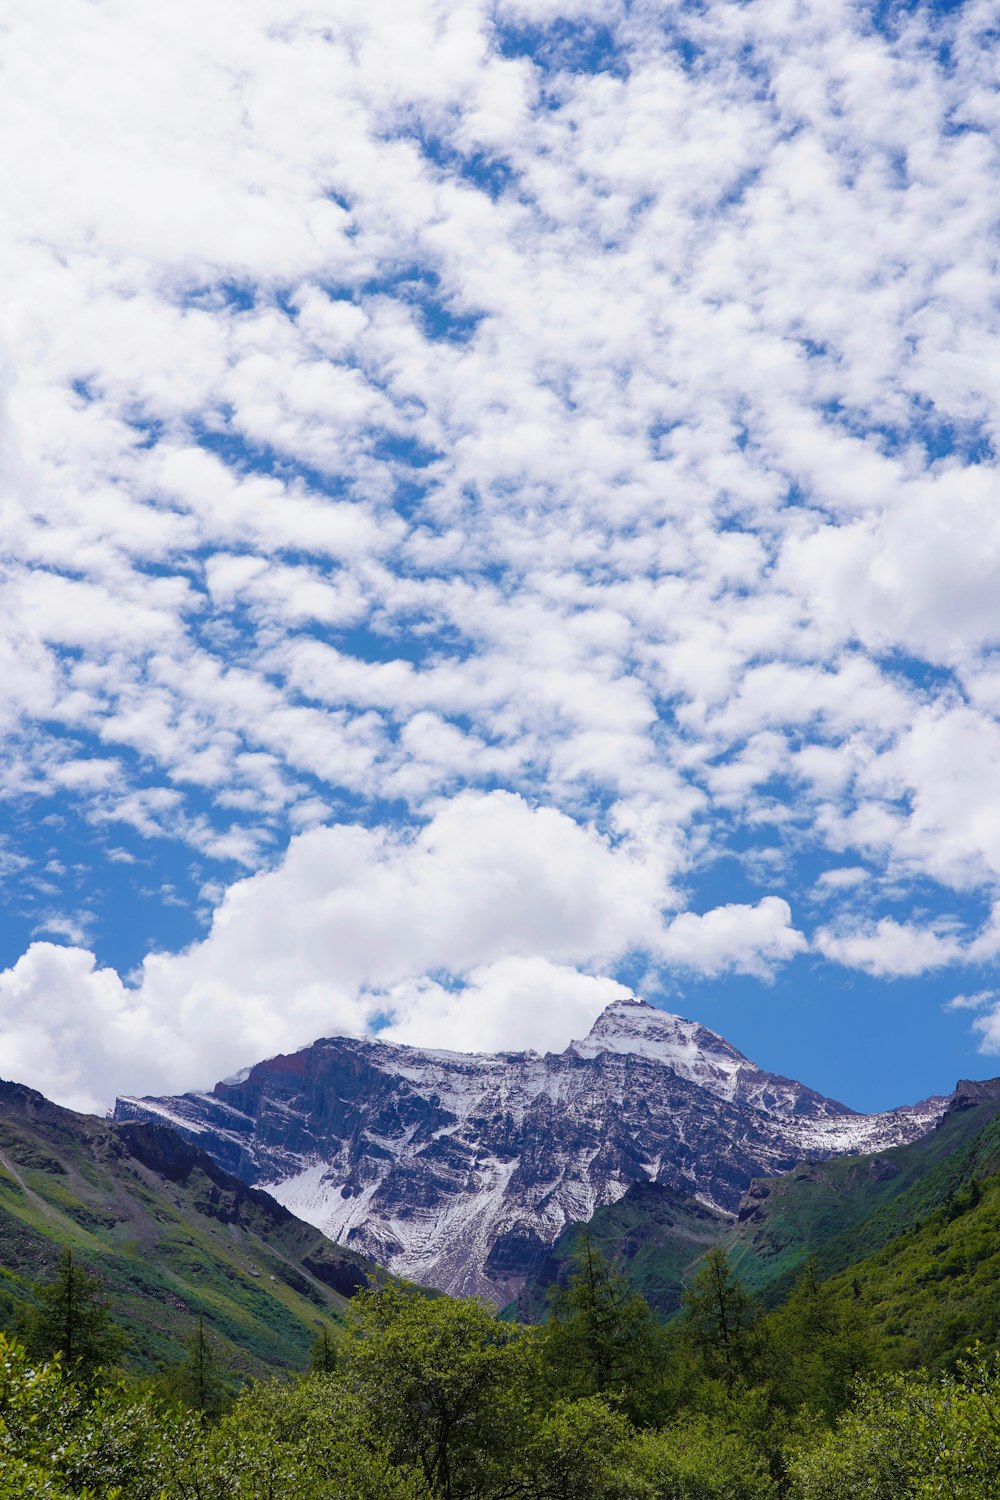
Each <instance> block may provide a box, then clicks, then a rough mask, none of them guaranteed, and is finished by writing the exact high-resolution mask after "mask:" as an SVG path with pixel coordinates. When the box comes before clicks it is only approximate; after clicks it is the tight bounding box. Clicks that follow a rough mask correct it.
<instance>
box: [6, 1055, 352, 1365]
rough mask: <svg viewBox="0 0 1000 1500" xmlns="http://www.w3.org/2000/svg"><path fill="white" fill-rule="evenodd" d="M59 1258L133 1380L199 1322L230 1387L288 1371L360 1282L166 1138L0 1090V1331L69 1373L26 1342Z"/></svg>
mask: <svg viewBox="0 0 1000 1500" xmlns="http://www.w3.org/2000/svg"><path fill="white" fill-rule="evenodd" d="M67 1254H68V1255H69V1256H70V1257H71V1263H72V1267H73V1275H74V1276H76V1277H78V1278H79V1285H80V1286H81V1287H82V1286H84V1285H85V1284H86V1282H87V1280H88V1278H96V1279H97V1280H98V1281H99V1282H100V1284H101V1288H102V1294H103V1296H104V1297H105V1298H106V1301H107V1304H108V1311H109V1312H110V1313H111V1314H112V1315H113V1318H114V1321H115V1324H116V1325H117V1327H118V1328H119V1329H120V1330H121V1338H122V1345H121V1349H120V1351H118V1353H119V1354H120V1358H121V1362H122V1364H123V1366H124V1367H125V1368H127V1369H129V1370H131V1371H135V1372H138V1373H145V1374H147V1375H154V1374H156V1372H157V1371H158V1370H160V1369H162V1368H164V1367H167V1366H174V1365H176V1364H178V1363H179V1362H180V1361H181V1360H182V1359H183V1358H184V1357H185V1355H186V1353H187V1347H186V1344H187V1341H188V1340H189V1338H190V1336H191V1330H192V1328H193V1327H195V1326H196V1325H197V1321H198V1319H199V1318H202V1319H203V1320H204V1324H205V1327H206V1328H208V1329H209V1330H210V1331H211V1334H212V1337H213V1339H214V1341H215V1343H216V1345H217V1347H218V1352H219V1357H220V1359H221V1361H222V1362H223V1363H224V1364H225V1365H226V1366H227V1367H228V1368H230V1369H231V1370H232V1371H233V1372H234V1374H235V1375H236V1376H237V1377H241V1378H243V1379H245V1378H246V1377H248V1376H251V1375H257V1376H260V1375H265V1374H268V1373H270V1372H273V1371H276V1370H283V1369H289V1370H300V1369H302V1368H303V1366H304V1365H305V1364H306V1362H307V1359H308V1357H309V1350H310V1348H311V1347H312V1345H313V1343H314V1341H315V1339H316V1337H317V1333H318V1332H319V1331H320V1330H321V1328H322V1327H325V1326H329V1325H330V1324H331V1323H333V1324H337V1323H339V1322H340V1320H341V1319H342V1318H343V1312H344V1308H345V1307H346V1305H347V1302H348V1299H349V1296H350V1295H351V1293H352V1292H353V1291H354V1290H356V1288H357V1287H358V1286H365V1285H367V1284H368V1273H369V1272H370V1271H371V1270H372V1267H371V1265H370V1263H368V1262H367V1261H365V1260H364V1259H363V1258H362V1257H361V1256H358V1255H354V1254H353V1253H352V1252H351V1251H349V1250H346V1249H344V1248H343V1247H341V1246H337V1245H333V1244H331V1243H330V1241H328V1240H326V1239H324V1237H323V1236H322V1235H321V1234H319V1233H318V1231H317V1230H315V1229H313V1228H311V1227H310V1226H309V1225H307V1224H303V1223H302V1222H301V1221H300V1220H298V1219H296V1218H294V1217H293V1216H292V1215H291V1214H289V1213H288V1212H287V1211H286V1210H285V1209H283V1208H281V1207H280V1205H279V1204H277V1203H275V1202H274V1200H273V1199H271V1198H269V1197H268V1196H267V1194H265V1193H260V1192H257V1191H255V1190H254V1189H252V1188H248V1187H246V1186H245V1184H243V1183H241V1182H239V1181H238V1180H237V1179H236V1178H233V1177H230V1176H229V1175H228V1174H226V1173H225V1172H223V1171H221V1169H219V1168H218V1167H217V1166H216V1165H215V1163H214V1162H213V1161H212V1160H211V1159H210V1158H209V1157H208V1156H206V1155H205V1154H204V1153H203V1152H200V1151H198V1150H197V1148H196V1147H194V1146H191V1145H190V1144H189V1143H187V1142H185V1141H183V1140H182V1139H181V1138H180V1136H178V1135H177V1134H176V1133H175V1132H173V1131H172V1130H170V1129H168V1128H166V1127H164V1126H162V1125H150V1126H147V1125H141V1124H126V1125H112V1124H110V1123H107V1122H105V1121H103V1120H97V1119H94V1118H92V1117H91V1116H87V1115H77V1114H74V1113H73V1112H71V1111H69V1110H64V1109H60V1108H59V1107H58V1106H56V1105H54V1104H51V1103H49V1101H48V1100H45V1099H43V1098H42V1096H41V1095H40V1094H36V1093H34V1092H33V1091H32V1090H31V1089H26V1088H22V1087H20V1086H19V1085H14V1084H3V1083H0V1268H2V1269H0V1327H7V1328H8V1329H15V1330H20V1333H21V1335H22V1336H23V1337H24V1338H25V1339H27V1341H28V1343H29V1344H30V1346H31V1348H32V1350H33V1351H34V1352H35V1353H36V1354H38V1355H39V1356H45V1355H49V1354H52V1353H54V1352H55V1350H56V1349H57V1348H62V1349H63V1353H64V1357H65V1360H66V1361H67V1362H70V1363H71V1362H72V1361H73V1360H75V1358H76V1357H77V1353H78V1352H79V1351H73V1352H72V1353H69V1354H67V1352H66V1349H65V1339H63V1340H62V1341H60V1339H58V1338H55V1339H54V1341H53V1339H48V1335H47V1334H46V1335H45V1336H44V1337H42V1336H41V1334H40V1332H39V1330H40V1327H41V1324H42V1323H43V1322H44V1320H45V1318H47V1317H49V1318H51V1316H52V1315H53V1309H52V1308H50V1307H49V1308H47V1305H46V1299H47V1298H49V1297H50V1296H53V1295H55V1294H54V1293H47V1292H43V1291H41V1290H40V1286H41V1283H42V1282H48V1281H51V1280H52V1279H53V1277H54V1276H55V1273H56V1270H57V1268H58V1267H59V1266H60V1265H64V1264H65V1257H66V1256H67ZM39 1339H41V1342H40V1341H39ZM46 1339H48V1344H49V1347H43V1345H44V1344H45V1342H46ZM110 1357H111V1351H109V1350H102V1351H99V1352H98V1354H94V1355H88V1356H87V1358H88V1360H89V1362H90V1363H91V1364H93V1363H94V1362H96V1361H97V1360H98V1359H100V1360H103V1361H104V1362H107V1360H108V1359H109V1358H110Z"/></svg>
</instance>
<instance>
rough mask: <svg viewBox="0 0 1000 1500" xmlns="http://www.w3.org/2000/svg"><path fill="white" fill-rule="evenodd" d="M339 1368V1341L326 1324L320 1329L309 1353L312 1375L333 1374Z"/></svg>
mask: <svg viewBox="0 0 1000 1500" xmlns="http://www.w3.org/2000/svg"><path fill="white" fill-rule="evenodd" d="M336 1368H337V1341H336V1339H335V1338H334V1337H333V1334H332V1333H331V1332H330V1330H329V1328H328V1327H327V1326H326V1324H325V1323H324V1324H323V1327H322V1328H321V1329H320V1331H319V1333H318V1334H317V1335H316V1338H315V1340H314V1342H313V1346H312V1350H311V1352H310V1355H309V1373H310V1374H311V1375H332V1374H333V1373H334V1371H335V1370H336Z"/></svg>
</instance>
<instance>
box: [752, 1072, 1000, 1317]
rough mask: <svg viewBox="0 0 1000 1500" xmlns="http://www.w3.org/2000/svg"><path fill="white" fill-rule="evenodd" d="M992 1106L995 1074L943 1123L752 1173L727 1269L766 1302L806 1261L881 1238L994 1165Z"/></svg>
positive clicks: (826, 1263)
mask: <svg viewBox="0 0 1000 1500" xmlns="http://www.w3.org/2000/svg"><path fill="white" fill-rule="evenodd" d="M998 1111H1000V1080H992V1081H990V1082H988V1083H974V1084H969V1083H961V1084H959V1086H958V1088H957V1089H956V1092H955V1095H954V1097H953V1100H952V1103H951V1104H950V1106H949V1109H948V1112H947V1113H946V1114H945V1116H944V1118H943V1119H942V1121H941V1123H940V1124H939V1125H938V1126H937V1128H936V1129H934V1130H932V1131H931V1132H930V1133H929V1134H928V1135H926V1136H924V1137H922V1138H921V1139H920V1140H917V1141H913V1142H911V1143H910V1144H909V1145H907V1146H897V1147H896V1148H895V1149H893V1150H889V1151H882V1152H877V1153H873V1154H868V1155H864V1156H843V1157H834V1158H831V1159H830V1160H828V1161H823V1162H807V1163H803V1164H802V1165H801V1166H799V1167H797V1168H796V1169H795V1170H794V1171H793V1172H791V1173H789V1174H788V1176H786V1177H774V1178H767V1179H761V1180H758V1181H757V1182H755V1183H754V1184H753V1185H752V1187H751V1190H750V1192H749V1193H748V1195H747V1199H746V1201H745V1203H744V1207H743V1209H742V1210H741V1213H740V1220H739V1223H738V1224H737V1225H736V1226H735V1227H734V1228H733V1230H732V1231H731V1232H730V1234H729V1235H728V1236H727V1239H726V1248H727V1250H728V1252H729V1256H730V1262H731V1264H732V1266H733V1269H734V1271H735V1272H736V1274H737V1275H738V1276H739V1277H740V1279H741V1280H742V1282H743V1283H744V1285H745V1286H747V1287H748V1288H749V1289H750V1290H752V1291H753V1292H755V1293H756V1294H757V1295H758V1296H760V1297H761V1298H762V1299H763V1300H764V1301H765V1303H771V1302H774V1301H776V1300H779V1299H780V1297H781V1296H782V1295H783V1294H784V1292H786V1291H787V1290H788V1287H789V1286H790V1285H791V1282H792V1280H793V1279H794V1276H795V1273H796V1271H797V1270H798V1269H799V1268H800V1267H801V1265H802V1264H803V1263H804V1261H805V1260H806V1259H807V1258H809V1257H812V1258H813V1259H814V1260H815V1262H816V1265H817V1269H818V1270H819V1272H820V1274H822V1275H830V1274H832V1273H833V1272H836V1271H839V1270H842V1269H843V1268H844V1267H846V1266H849V1265H852V1264H853V1263H854V1262H856V1261H859V1260H861V1259H863V1258H864V1257H865V1256H867V1255H870V1254H872V1253H873V1252H874V1251H876V1250H878V1249H880V1248H881V1247H882V1246H883V1245H887V1244H888V1243H889V1242H890V1241H891V1240H893V1239H895V1238H896V1236H897V1235H899V1234H901V1233H903V1232H904V1231H905V1230H907V1229H908V1228H910V1227H911V1226H912V1225H913V1224H915V1223H918V1222H919V1221H920V1220H921V1219H923V1218H924V1217H925V1216H926V1215H927V1214H928V1213H932V1212H933V1211H934V1210H935V1209H937V1208H938V1207H940V1205H941V1204H943V1203H944V1202H945V1201H946V1200H947V1199H948V1197H949V1195H950V1194H952V1193H955V1192H958V1191H960V1190H961V1189H962V1188H963V1187H964V1186H965V1185H966V1184H967V1183H969V1182H970V1181H971V1180H972V1179H973V1178H976V1177H986V1176H989V1175H990V1174H991V1173H992V1172H995V1171H996V1170H997V1169H998V1167H1000V1123H997V1124H993V1123H991V1122H994V1120H995V1117H996V1115H997V1113H998Z"/></svg>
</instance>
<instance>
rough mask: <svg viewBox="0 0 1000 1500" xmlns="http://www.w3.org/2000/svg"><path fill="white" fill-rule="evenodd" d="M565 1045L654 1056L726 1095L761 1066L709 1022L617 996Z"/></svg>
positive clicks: (589, 1053) (592, 1052)
mask: <svg viewBox="0 0 1000 1500" xmlns="http://www.w3.org/2000/svg"><path fill="white" fill-rule="evenodd" d="M566 1050H567V1052H571V1053H575V1054H576V1056H577V1057H587V1058H591V1057H596V1056H597V1055H598V1053H600V1052H622V1053H629V1054H631V1055H633V1056H636V1057H645V1058H649V1059H650V1061H652V1062H656V1063H660V1064H661V1065H662V1066H664V1067H668V1068H670V1069H671V1070H672V1071H673V1072H674V1073H676V1074H677V1076H678V1077H679V1078H686V1079H688V1080H689V1081H690V1082H691V1083H697V1084H700V1086H701V1087H702V1088H705V1089H708V1090H709V1092H710V1093H712V1094H715V1095H716V1096H717V1097H718V1098H721V1099H732V1098H733V1095H734V1093H735V1092H736V1086H737V1082H738V1077H739V1074H740V1072H741V1070H742V1071H743V1072H745V1073H757V1072H758V1071H759V1069H758V1068H757V1066H756V1064H755V1063H752V1062H750V1060H749V1059H748V1058H746V1057H744V1056H743V1053H742V1052H737V1050H736V1048H735V1047H732V1046H730V1044H729V1043H728V1042H727V1041H726V1040H725V1038H724V1037H721V1036H719V1035H718V1034H717V1033H716V1032H714V1031H710V1030H709V1029H708V1027H707V1026H702V1025H701V1024H700V1022H698V1021H688V1020H685V1018H684V1017H683V1016H675V1015H673V1014H672V1013H671V1012H670V1011H668V1010H660V1009H659V1007H658V1006H655V1005H650V1003H649V1001H648V1000H640V999H628V1000H614V1001H612V1003H611V1004H610V1005H609V1006H607V1007H606V1008H605V1009H604V1010H603V1011H602V1012H601V1014H600V1015H599V1016H598V1018H597V1020H596V1021H595V1022H594V1024H593V1026H592V1027H591V1028H590V1030H589V1031H588V1033H587V1035H586V1036H585V1037H584V1038H583V1039H582V1040H581V1041H573V1042H570V1044H569V1046H568V1047H567V1049H566Z"/></svg>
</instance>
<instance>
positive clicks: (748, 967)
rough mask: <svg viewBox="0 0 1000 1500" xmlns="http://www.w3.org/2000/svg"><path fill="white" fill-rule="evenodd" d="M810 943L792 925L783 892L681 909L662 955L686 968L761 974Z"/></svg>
mask: <svg viewBox="0 0 1000 1500" xmlns="http://www.w3.org/2000/svg"><path fill="white" fill-rule="evenodd" d="M808 946H809V945H808V942H807V941H806V939H805V937H804V936H803V934H802V933H801V932H799V931H798V930H797V929H796V928H795V927H793V926H792V913H791V909H790V907H789V905H788V902H787V901H782V899H781V898H780V897H779V896H765V897H764V898H763V900H761V901H759V902H758V903H757V905H756V906H740V905H737V904H730V905H727V906H719V907H716V908H715V909H714V910H713V911H707V912H705V913H703V914H702V915H700V916H699V915H696V914H695V913H694V912H682V913H681V915H680V916H678V917H675V918H674V919H673V921H672V922H671V923H670V925H669V926H668V927H667V929H666V931H665V932H664V934H663V937H662V938H661V939H660V942H659V944H658V948H659V952H660V953H661V954H662V955H663V957H664V958H666V959H667V960H668V961H669V962H671V963H673V964H677V965H678V966H679V967H681V968H686V969H693V970H694V971H695V972H697V973H699V974H710V975H712V974H722V973H725V972H726V971H727V970H733V971H734V972H736V973H742V974H755V975H757V977H758V978H760V979H767V978H769V977H770V976H771V974H772V972H773V970H774V968H775V966H776V965H779V964H783V963H787V962H788V960H789V959H790V958H793V957H794V956H795V954H797V953H802V952H804V951H805V949H806V948H807V947H808Z"/></svg>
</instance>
